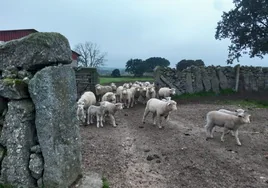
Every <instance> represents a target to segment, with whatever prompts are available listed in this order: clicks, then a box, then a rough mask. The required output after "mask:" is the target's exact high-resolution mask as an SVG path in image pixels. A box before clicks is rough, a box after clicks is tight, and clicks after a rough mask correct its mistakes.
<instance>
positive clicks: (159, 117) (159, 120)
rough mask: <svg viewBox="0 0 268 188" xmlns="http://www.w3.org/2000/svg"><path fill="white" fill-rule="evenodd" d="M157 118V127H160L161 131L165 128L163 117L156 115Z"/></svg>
mask: <svg viewBox="0 0 268 188" xmlns="http://www.w3.org/2000/svg"><path fill="white" fill-rule="evenodd" d="M156 118H157V125H158V127H159V129H162V128H163V127H162V126H161V122H162V121H161V116H160V115H158V114H157V115H156Z"/></svg>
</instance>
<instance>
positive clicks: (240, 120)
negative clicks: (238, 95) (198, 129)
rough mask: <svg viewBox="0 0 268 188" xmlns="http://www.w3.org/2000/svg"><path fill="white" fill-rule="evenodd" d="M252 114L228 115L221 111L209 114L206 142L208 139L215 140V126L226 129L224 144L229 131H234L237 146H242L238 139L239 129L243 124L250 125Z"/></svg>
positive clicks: (222, 137)
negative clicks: (213, 130)
mask: <svg viewBox="0 0 268 188" xmlns="http://www.w3.org/2000/svg"><path fill="white" fill-rule="evenodd" d="M250 116H251V115H250V114H242V115H241V114H239V115H237V116H236V115H232V114H227V113H225V112H219V111H210V112H208V113H207V124H206V125H205V130H206V135H207V137H206V140H208V138H209V137H210V138H213V132H212V129H213V128H214V127H215V126H220V127H224V130H223V133H222V136H221V141H222V142H224V135H225V134H226V133H227V132H228V130H233V131H234V132H235V139H236V143H237V145H239V146H241V142H240V140H239V138H238V128H239V127H240V126H241V125H243V124H248V123H250Z"/></svg>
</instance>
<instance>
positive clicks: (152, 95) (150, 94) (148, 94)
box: [146, 87, 156, 101]
mask: <svg viewBox="0 0 268 188" xmlns="http://www.w3.org/2000/svg"><path fill="white" fill-rule="evenodd" d="M151 98H156V92H155V88H154V87H147V91H146V100H147V101H148V100H149V99H151Z"/></svg>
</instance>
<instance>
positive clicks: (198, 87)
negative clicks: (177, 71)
mask: <svg viewBox="0 0 268 188" xmlns="http://www.w3.org/2000/svg"><path fill="white" fill-rule="evenodd" d="M193 74H194V77H195V79H194V92H201V91H203V90H204V87H203V83H202V76H201V71H200V68H197V67H194V69H193Z"/></svg>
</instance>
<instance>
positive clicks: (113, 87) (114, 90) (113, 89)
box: [111, 83, 117, 93]
mask: <svg viewBox="0 0 268 188" xmlns="http://www.w3.org/2000/svg"><path fill="white" fill-rule="evenodd" d="M111 87H112V92H114V93H116V89H117V86H116V85H115V83H111Z"/></svg>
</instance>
